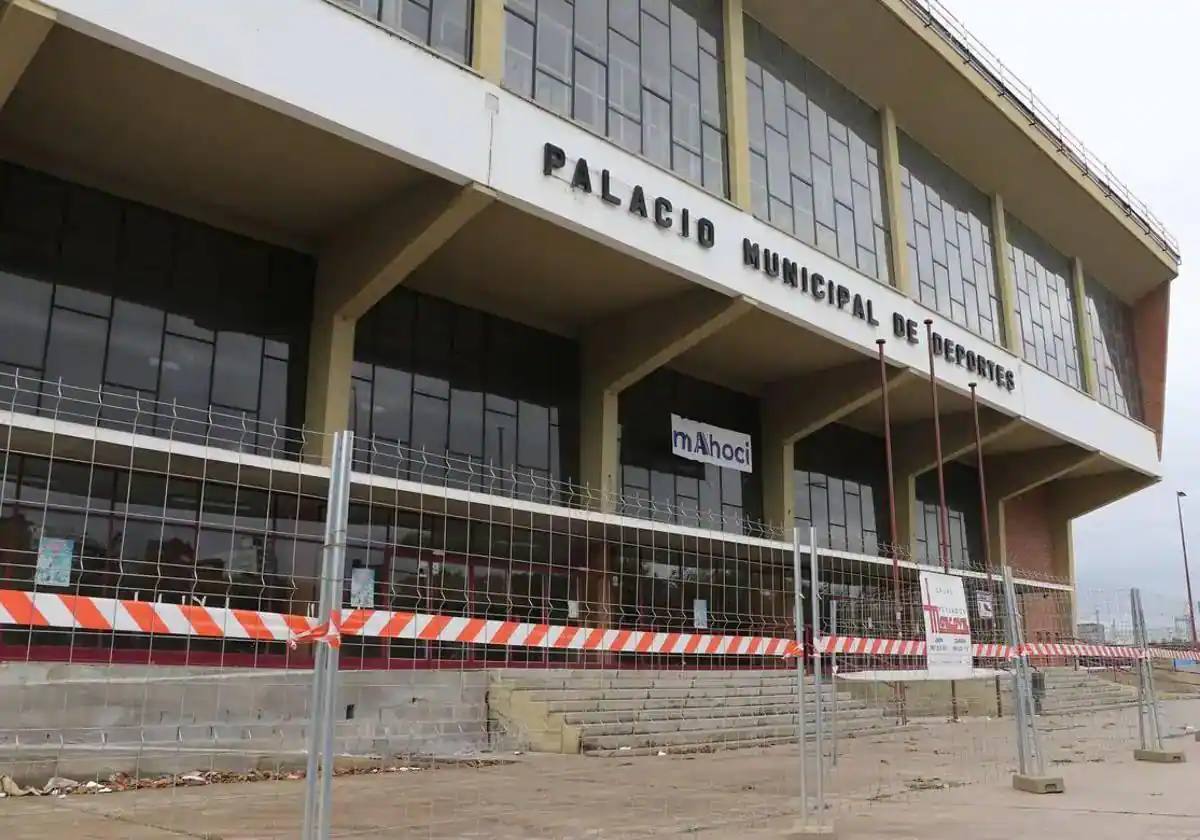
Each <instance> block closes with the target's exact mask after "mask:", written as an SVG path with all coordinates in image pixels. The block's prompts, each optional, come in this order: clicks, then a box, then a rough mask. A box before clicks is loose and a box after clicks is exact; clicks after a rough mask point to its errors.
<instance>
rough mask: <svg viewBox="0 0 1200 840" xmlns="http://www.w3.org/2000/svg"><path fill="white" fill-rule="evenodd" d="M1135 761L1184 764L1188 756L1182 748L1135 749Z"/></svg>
mask: <svg viewBox="0 0 1200 840" xmlns="http://www.w3.org/2000/svg"><path fill="white" fill-rule="evenodd" d="M1133 758H1134V760H1135V761H1150V762H1153V763H1154V764H1183V763H1184V762H1185V761H1187V756H1185V755H1184V754H1183V751H1182V750H1134V751H1133Z"/></svg>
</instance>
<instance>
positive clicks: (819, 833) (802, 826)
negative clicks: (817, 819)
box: [783, 822, 837, 837]
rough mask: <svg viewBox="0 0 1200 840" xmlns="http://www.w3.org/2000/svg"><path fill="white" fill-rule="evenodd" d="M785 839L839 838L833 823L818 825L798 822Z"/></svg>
mask: <svg viewBox="0 0 1200 840" xmlns="http://www.w3.org/2000/svg"><path fill="white" fill-rule="evenodd" d="M783 836H784V837H837V831H836V830H835V829H834V827H833V824H832V823H825V824H818V823H812V822H797V823H796V824H795V825H793V826H792V827H791V828H790V829H789V830H788V831H787V832H786V833H785V834H783Z"/></svg>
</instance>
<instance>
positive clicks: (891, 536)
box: [875, 338, 902, 634]
mask: <svg viewBox="0 0 1200 840" xmlns="http://www.w3.org/2000/svg"><path fill="white" fill-rule="evenodd" d="M875 343H876V344H878V345H879V388H880V393H881V394H882V400H881V401H882V403H883V454H884V459H885V460H886V461H887V491H888V526H889V528H890V531H889V532H888V552H889V553H890V554H891V555H892V596H893V600H894V601H895V604H896V632H897V634H899V633H900V632H902V629H901V627H900V616H901V612H900V551H899V546H897V545H896V540H897V539H898V537H897V533H896V530H897V529H896V482H895V470H894V469H893V466H892V416H891V409H890V407H889V405H888V402H889V400H888V381H887V363H886V362H885V361H884V359H883V346H884V345H885V344H887V339H884V338H881V339H879V340H877V341H876V342H875Z"/></svg>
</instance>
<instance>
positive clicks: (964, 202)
mask: <svg viewBox="0 0 1200 840" xmlns="http://www.w3.org/2000/svg"><path fill="white" fill-rule="evenodd" d="M863 165H864V163H863V160H862V159H859V160H858V161H856V162H855V166H856V167H861V166H863ZM900 165H901V170H902V175H901V179H902V183H903V185H904V188H903V197H902V201H901V204H902V205H903V206H904V212H905V217H906V218H905V225H906V226H905V230H906V231H908V236H907V239H908V251H909V254H910V257H911V259H913V260H915V262H916V264H917V266H918V274H919V275H920V277H919V279H920V282H919V283H918V287H919V289H920V296H921V302H922V303H923V304H925V305H926V306H928V307H930V308H931V309H936V310H937V311H938V312H940V313H942V314H943V315H945V316H946V317H947V318H949V319H950V320H952V321H954V322H955V323H957V324H959V325H961V326H964V327H966V328H967V329H969V330H971V331H972V332H974V333H975V334H977V335H979V336H982V337H983V338H986V339H987V340H988V341H992V342H994V343H996V344H1002V343H1003V342H1004V331H1003V325H1002V324H1001V323H999V322H998V321H996V320H995V319H994V318H993V316H992V313H993V311H997V310H998V309H999V305H1000V301H999V293H998V291H997V280H996V272H995V268H994V266H993V264H992V262H993V261H992V222H991V219H992V215H991V214H992V211H991V202H990V201H989V200H988V197H987V196H986V195H984V194H983V193H982V192H980V191H979V190H977V189H975V188H974V187H973V186H971V184H970V183H968V182H967V181H966V180H965V179H964V178H962V177H961V176H960V175H958V173H956V172H955V171H954V170H952V169H950V168H949V167H948V166H946V165H945V164H944V163H942V162H941V161H940V160H938V159H937V158H935V157H934V156H933V155H931V154H930V153H929V152H927V151H926V150H925V149H923V148H922V147H921V146H920V145H918V144H917V143H916V141H914V140H913V139H912V138H910V137H909V136H908V135H906V134H904V133H901V134H900ZM871 189H872V190H877V189H878V185H877V182H872V184H871ZM872 212H873V210H872ZM931 281H932V282H931Z"/></svg>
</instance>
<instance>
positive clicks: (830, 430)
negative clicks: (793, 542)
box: [793, 423, 889, 554]
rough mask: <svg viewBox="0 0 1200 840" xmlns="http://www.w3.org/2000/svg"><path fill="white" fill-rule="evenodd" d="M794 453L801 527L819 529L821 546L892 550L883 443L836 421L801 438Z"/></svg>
mask: <svg viewBox="0 0 1200 840" xmlns="http://www.w3.org/2000/svg"><path fill="white" fill-rule="evenodd" d="M794 450H795V468H796V471H795V473H794V476H793V477H794V481H795V485H794V487H795V505H796V525H797V526H799V527H800V528H802V529H806V528H808V527H809V526H810V525H811V526H813V527H814V528H816V530H817V534H816V539H817V544H818V545H822V546H828V547H829V548H836V549H840V550H842V551H853V552H856V553H862V554H879V553H881V549H886V547H887V543H888V542H889V533H888V532H889V524H888V510H887V498H888V496H887V493H888V488H887V464H886V462H885V460H884V450H883V441H882V440H880V439H879V438H876V437H873V436H871V435H868V434H865V433H863V432H860V431H857V430H855V429H851V428H849V427H848V426H841V425H838V424H836V423H835V424H833V425H830V426H826V427H824V428H822V429H819V430H818V431H816V432H814V433H812V434H811V435H809V436H808V437H805V438H802V439H801V440H798V441H797V442H796V444H795V446H794ZM805 539H806V540H807V538H805Z"/></svg>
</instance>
